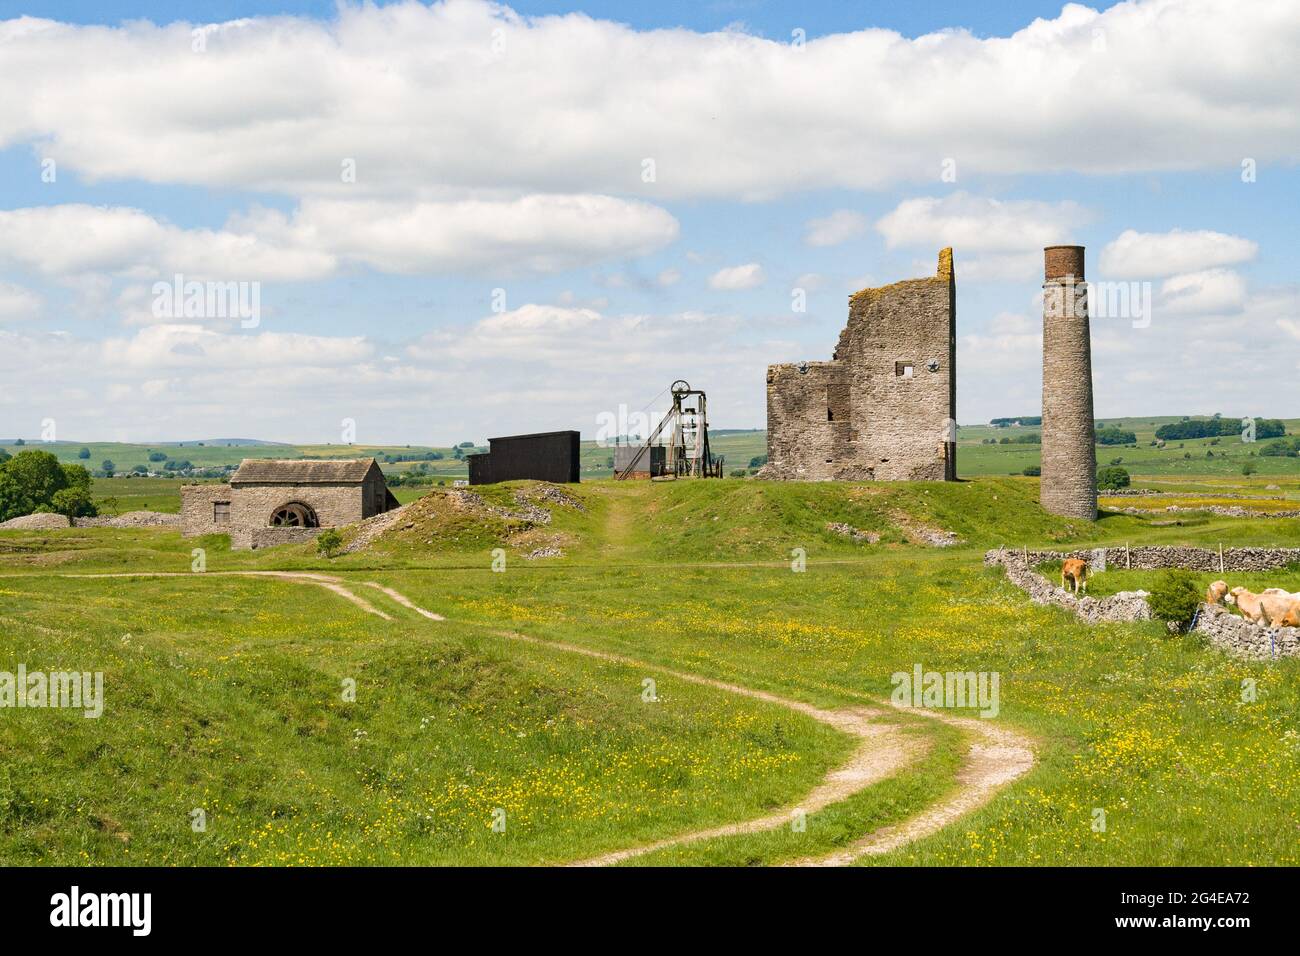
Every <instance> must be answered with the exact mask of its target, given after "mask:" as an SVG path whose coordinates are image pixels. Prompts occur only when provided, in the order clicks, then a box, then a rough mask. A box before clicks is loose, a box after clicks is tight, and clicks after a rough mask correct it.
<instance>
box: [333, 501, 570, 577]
mask: <svg viewBox="0 0 1300 956" xmlns="http://www.w3.org/2000/svg"><path fill="white" fill-rule="evenodd" d="M544 505H548V506H550V507H549V508H548V507H544ZM551 508H572V509H574V510H577V511H586V506H585V505H584V504H583V503H582V501H581V500H579V499H578V498H577V497H575V496H574V495H572V494H570V493H569V492H567V491H565V490H564V489H562V488H560V487H558V486H556V485H551V484H547V483H546V482H538V483H536V484H533V485H528V486H526V487H523V488H516V489H515V490H514V492H513V494H512V495H511V503H510V504H508V505H502V504H495V503H493V502H491V501H489V500H487V499H486V498H485V497H484V496H483V495H482V494H480V493H479V492H478V491H473V490H470V489H468V488H437V489H435V490H433V491H431V492H430V493H429V494H427V495H424V496H423V497H422V498H419V499H417V500H416V501H412V502H411V503H410V504H406V505H403V506H402V507H400V508H396V509H394V510H393V511H388V512H385V513H384V514H382V515H376V516H375V517H373V518H367V519H366V520H365V521H361V522H358V523H357V524H354V525H351V526H350V527H349V529H346V530H345V535H348V534H349V532H350V537H348V538H347V540H346V542H345V544H344V546H343V548H342V553H343V554H353V553H356V552H358V551H364V550H367V549H369V548H372V547H378V548H381V549H385V550H389V549H394V548H402V547H432V546H434V545H436V544H439V543H447V544H453V545H473V544H508V545H510V546H511V547H514V548H518V549H521V550H523V551H525V553H526V556H527V557H529V558H534V559H535V558H544V557H556V556H559V555H561V554H563V551H562V547H561V546H562V545H564V544H567V543H569V540H570V536H568V535H565V534H563V533H559V532H553V531H549V530H547V529H546V526H547V525H549V524H550V523H551V515H552V512H551V510H550V509H551Z"/></svg>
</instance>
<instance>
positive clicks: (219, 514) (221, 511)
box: [212, 501, 230, 524]
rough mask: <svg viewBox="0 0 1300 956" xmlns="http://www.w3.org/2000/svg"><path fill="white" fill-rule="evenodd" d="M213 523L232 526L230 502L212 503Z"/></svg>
mask: <svg viewBox="0 0 1300 956" xmlns="http://www.w3.org/2000/svg"><path fill="white" fill-rule="evenodd" d="M212 523H213V524H230V502H229V501H214V502H212Z"/></svg>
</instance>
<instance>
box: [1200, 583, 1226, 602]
mask: <svg viewBox="0 0 1300 956" xmlns="http://www.w3.org/2000/svg"><path fill="white" fill-rule="evenodd" d="M1227 593H1228V582H1227V581H1215V582H1214V583H1213V584H1211V585H1210V587H1209V589H1208V590H1207V591H1206V592H1205V603H1206V604H1218V603H1219V602H1220V601H1222V600H1223V596H1224V595H1225V594H1227Z"/></svg>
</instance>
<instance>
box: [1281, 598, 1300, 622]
mask: <svg viewBox="0 0 1300 956" xmlns="http://www.w3.org/2000/svg"><path fill="white" fill-rule="evenodd" d="M1282 626H1283V627H1300V600H1297V601H1292V602H1291V606H1290V607H1289V608H1287V611H1286V613H1285V614H1283V615H1282Z"/></svg>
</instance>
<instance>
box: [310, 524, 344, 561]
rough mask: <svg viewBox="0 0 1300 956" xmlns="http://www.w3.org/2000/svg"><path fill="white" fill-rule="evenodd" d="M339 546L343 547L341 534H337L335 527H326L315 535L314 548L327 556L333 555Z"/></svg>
mask: <svg viewBox="0 0 1300 956" xmlns="http://www.w3.org/2000/svg"><path fill="white" fill-rule="evenodd" d="M341 547H343V535H341V534H339V532H338V529H337V528H326V529H325V530H324V531H322V532H321V533H320V534H318V535H316V550H317V551H319V552H320V553H321V554H323V555H325V557H327V558H332V557H334V555H335V554H337V553H338V550H339V548H341Z"/></svg>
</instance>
